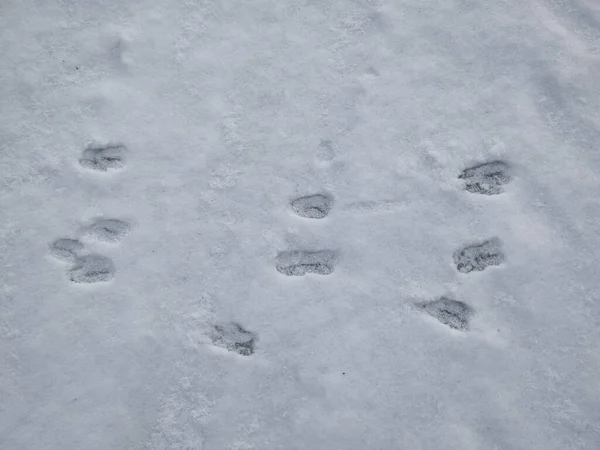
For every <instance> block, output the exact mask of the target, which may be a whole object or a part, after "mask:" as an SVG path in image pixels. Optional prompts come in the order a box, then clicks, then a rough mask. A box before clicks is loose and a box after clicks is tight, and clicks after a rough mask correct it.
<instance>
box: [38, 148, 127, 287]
mask: <svg viewBox="0 0 600 450" xmlns="http://www.w3.org/2000/svg"><path fill="white" fill-rule="evenodd" d="M126 153H127V149H126V147H125V146H124V145H108V146H94V147H88V148H87V149H85V150H84V151H83V154H82V155H81V158H80V159H79V163H80V164H81V166H82V167H83V168H85V169H89V170H93V171H96V172H108V171H109V170H117V169H122V168H123V167H124V166H125V155H126ZM130 228H131V226H130V225H129V224H128V223H127V222H125V221H122V220H119V219H104V218H101V219H96V220H94V221H93V222H92V223H90V224H88V225H87V226H85V227H83V228H82V229H81V230H80V233H79V234H80V235H81V237H85V238H87V239H90V240H95V241H100V242H108V243H116V242H119V241H121V240H122V239H123V238H124V237H125V236H126V235H127V234H128V233H129V231H130ZM49 247H50V250H49V251H50V255H52V256H53V257H54V258H56V259H58V260H60V261H63V262H66V263H69V264H71V267H70V269H68V271H67V274H68V278H69V280H70V281H71V282H73V283H77V284H92V283H99V282H106V281H110V280H112V279H113V278H114V276H115V265H114V263H113V261H112V259H110V258H109V257H107V256H104V255H101V254H98V253H92V252H89V251H88V250H87V249H86V247H85V246H84V245H83V243H82V242H81V241H80V240H79V239H72V238H59V239H56V240H55V241H54V242H52V243H50V246H49Z"/></svg>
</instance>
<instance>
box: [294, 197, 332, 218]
mask: <svg viewBox="0 0 600 450" xmlns="http://www.w3.org/2000/svg"><path fill="white" fill-rule="evenodd" d="M332 204H333V200H332V199H331V198H330V197H329V196H326V195H322V194H316V195H309V196H307V197H300V198H298V199H296V200H294V201H293V202H292V210H293V211H294V212H295V213H296V214H298V215H299V216H300V217H306V218H308V219H322V218H324V217H325V216H327V214H329V211H331V206H332Z"/></svg>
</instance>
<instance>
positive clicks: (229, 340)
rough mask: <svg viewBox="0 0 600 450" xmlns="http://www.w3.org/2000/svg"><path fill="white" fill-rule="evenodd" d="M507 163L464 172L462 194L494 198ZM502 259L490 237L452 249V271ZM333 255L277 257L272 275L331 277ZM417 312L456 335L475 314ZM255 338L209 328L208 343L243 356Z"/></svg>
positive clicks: (306, 202)
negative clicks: (465, 192)
mask: <svg viewBox="0 0 600 450" xmlns="http://www.w3.org/2000/svg"><path fill="white" fill-rule="evenodd" d="M509 171H510V168H509V166H508V164H506V163H505V162H502V161H491V162H488V163H484V164H479V165H477V166H473V167H470V168H467V169H465V170H464V171H463V172H462V173H461V174H460V175H459V176H458V178H459V179H461V180H465V185H464V189H465V190H466V191H468V192H470V193H473V194H482V195H497V194H501V193H502V192H504V185H506V184H508V183H509V182H510V180H511V176H510V174H509ZM332 207H333V199H332V197H331V196H329V195H326V194H314V195H308V196H305V197H300V198H297V199H296V200H293V201H292V202H291V209H292V211H293V212H294V213H295V214H296V215H297V216H299V217H303V218H306V219H323V218H325V217H326V216H327V215H328V214H329V212H330V211H331V209H332ZM504 260H505V255H504V252H503V250H502V242H501V241H500V239H498V238H496V237H492V238H490V239H488V240H485V241H483V242H477V243H472V244H469V245H466V246H464V247H463V248H460V249H458V250H456V251H455V252H454V254H453V261H454V263H455V265H456V269H457V270H458V271H459V272H461V273H464V274H468V273H470V272H474V271H475V272H481V271H483V270H485V269H486V268H488V267H490V266H498V265H500V264H502V262H504ZM335 262H336V254H335V252H334V251H332V250H327V249H325V250H317V251H309V250H291V251H290V250H289V251H282V252H279V253H278V254H277V257H276V260H275V268H276V270H277V271H278V272H279V273H281V274H283V275H286V276H290V277H292V276H304V275H307V274H316V275H330V274H331V273H333V271H334V267H335ZM414 306H415V307H416V308H417V309H418V310H420V311H422V312H423V313H426V314H428V315H430V316H431V317H433V318H435V319H437V320H438V321H439V322H440V323H442V324H444V325H446V326H448V327H450V328H452V329H455V330H459V331H467V330H468V329H469V322H470V320H471V318H472V316H473V314H474V311H473V308H471V307H470V306H469V305H467V304H466V303H464V302H462V301H459V300H454V299H450V298H447V297H440V298H439V299H437V300H433V301H428V302H421V303H416V304H415V305H414ZM256 339H257V337H256V335H255V334H253V333H251V332H249V331H247V330H244V329H243V328H242V327H241V326H240V325H239V324H234V323H231V324H228V325H216V326H214V330H213V335H212V342H213V344H214V345H215V346H218V347H222V348H225V349H227V350H229V351H233V352H237V353H239V354H240V355H244V356H248V355H250V354H252V353H253V352H254V342H255V340H256Z"/></svg>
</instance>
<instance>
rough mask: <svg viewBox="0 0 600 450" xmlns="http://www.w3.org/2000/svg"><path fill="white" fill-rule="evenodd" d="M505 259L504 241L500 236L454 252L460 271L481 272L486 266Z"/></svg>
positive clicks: (498, 263)
mask: <svg viewBox="0 0 600 450" xmlns="http://www.w3.org/2000/svg"><path fill="white" fill-rule="evenodd" d="M504 260H505V255H504V253H503V251H502V242H501V241H500V239H498V238H493V239H489V240H487V241H484V242H482V243H481V244H474V245H469V246H467V247H464V248H463V249H461V250H457V251H456V252H454V263H455V264H456V268H457V269H458V271H459V272H462V273H469V272H472V271H474V270H475V271H478V272H481V271H482V270H484V269H485V268H486V267H489V266H498V265H500V264H501V263H502V262H503V261H504Z"/></svg>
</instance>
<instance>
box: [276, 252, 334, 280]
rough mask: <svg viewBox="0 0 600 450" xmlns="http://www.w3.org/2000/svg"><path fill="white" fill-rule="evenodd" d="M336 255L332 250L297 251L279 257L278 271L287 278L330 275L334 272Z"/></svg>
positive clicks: (281, 254) (283, 253)
mask: <svg viewBox="0 0 600 450" xmlns="http://www.w3.org/2000/svg"><path fill="white" fill-rule="evenodd" d="M335 259H336V255H335V253H334V252H333V251H331V250H320V251H316V252H309V251H303V250H295V251H290V252H281V253H279V255H277V262H276V266H275V267H276V268H277V271H278V272H280V273H282V274H284V275H287V276H302V275H306V274H307V273H315V274H319V275H329V274H331V273H332V272H333V269H334V264H335Z"/></svg>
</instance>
